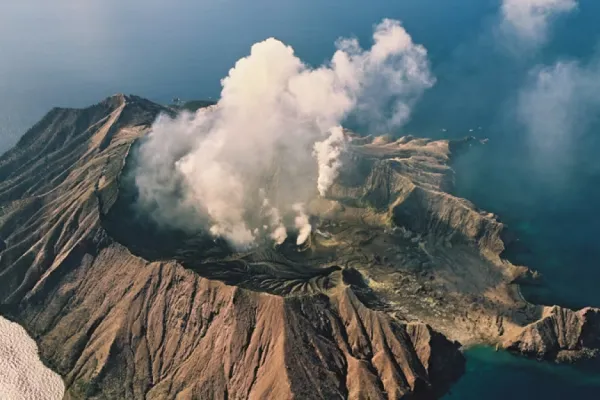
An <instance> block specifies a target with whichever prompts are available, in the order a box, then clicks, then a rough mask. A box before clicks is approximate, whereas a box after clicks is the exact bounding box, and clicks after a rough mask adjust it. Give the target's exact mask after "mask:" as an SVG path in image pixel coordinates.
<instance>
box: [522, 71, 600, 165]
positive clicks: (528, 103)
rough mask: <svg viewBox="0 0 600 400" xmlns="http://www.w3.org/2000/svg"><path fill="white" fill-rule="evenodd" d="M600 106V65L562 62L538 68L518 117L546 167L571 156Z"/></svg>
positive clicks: (523, 95)
mask: <svg viewBox="0 0 600 400" xmlns="http://www.w3.org/2000/svg"><path fill="white" fill-rule="evenodd" d="M599 107H600V65H598V63H597V62H593V63H591V64H587V65H584V64H581V63H579V62H575V61H569V62H566V61H561V62H557V63H556V64H554V65H552V66H544V67H538V68H536V69H535V70H534V71H533V72H532V73H531V80H530V83H529V85H527V86H526V87H525V88H524V89H523V90H522V92H521V95H520V97H519V102H518V117H519V119H520V121H521V123H522V124H523V125H524V127H525V129H526V132H527V135H528V139H529V142H530V144H531V146H532V147H533V149H534V150H535V153H534V154H535V156H536V157H537V158H538V160H541V161H543V162H544V163H545V164H547V165H546V166H548V167H549V166H551V165H552V164H554V165H557V163H558V162H559V161H560V160H561V158H564V159H569V158H570V155H571V150H572V146H573V145H574V144H575V141H576V140H578V138H580V137H581V135H582V134H583V133H585V132H586V130H587V129H588V128H589V125H590V123H591V122H592V120H593V119H594V118H596V116H597V115H598V111H597V110H598V108H599Z"/></svg>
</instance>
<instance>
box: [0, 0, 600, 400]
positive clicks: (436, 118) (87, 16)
mask: <svg viewBox="0 0 600 400" xmlns="http://www.w3.org/2000/svg"><path fill="white" fill-rule="evenodd" d="M500 1H501V0H455V1H446V0H371V1H364V0H363V1H360V0H345V1H342V0H328V1H317V0H304V1H299V0H290V1H275V0H256V1H253V2H243V1H241V0H222V1H219V2H214V1H213V2H209V1H204V0H174V1H170V2H167V1H164V0H130V1H127V2H122V1H117V0H103V1H100V0H90V1H86V2H75V1H70V0H55V1H53V2H52V3H51V4H50V3H48V2H45V1H42V0H29V1H18V2H17V1H3V2H0V151H4V150H6V149H7V148H8V147H10V146H11V145H12V144H14V143H15V142H16V140H17V139H18V137H19V136H20V135H21V134H22V133H23V132H24V131H25V130H26V128H27V127H29V126H30V125H32V124H33V123H34V122H36V121H37V120H38V119H39V118H40V117H41V116H42V115H43V114H44V113H45V112H46V111H47V110H48V109H50V108H51V107H54V106H85V105H88V104H91V103H95V102H97V101H98V100H100V99H102V98H103V97H106V96H108V95H111V94H114V93H117V92H125V93H133V94H137V95H141V96H144V97H147V98H149V99H151V100H154V101H158V102H163V103H167V102H170V101H171V99H172V98H174V97H179V98H182V99H207V98H216V97H218V95H219V88H220V83H219V82H220V79H221V78H222V77H224V76H225V75H226V74H227V72H228V70H229V68H231V67H232V66H233V65H234V63H235V61H236V60H237V59H239V58H240V57H242V56H244V55H246V54H248V51H249V47H250V46H251V45H252V44H253V43H255V42H257V41H260V40H263V39H265V38H267V37H271V36H274V37H277V38H279V39H281V40H283V41H284V42H286V43H288V44H290V45H292V46H293V47H294V49H295V51H296V53H297V54H298V55H299V56H300V58H302V59H303V60H304V61H306V62H308V63H310V64H313V65H319V64H321V63H323V62H324V61H325V60H327V59H328V58H329V57H330V56H331V54H332V53H333V51H334V42H335V40H336V39H337V38H338V37H340V36H355V37H357V38H358V39H359V40H360V41H361V42H362V43H364V44H368V43H369V38H370V35H371V32H372V27H373V25H374V24H376V23H377V22H379V21H380V20H381V19H382V18H394V19H399V20H401V21H402V22H403V25H404V26H405V28H406V29H407V31H408V32H409V33H410V34H411V36H412V37H413V39H414V41H415V42H417V43H421V44H423V45H424V46H425V47H426V48H427V49H428V52H429V58H430V60H431V64H432V71H433V73H434V74H435V76H436V78H437V84H436V86H435V87H434V88H433V89H431V90H430V91H428V92H427V93H426V94H425V95H424V97H423V98H422V100H421V102H420V103H419V104H418V105H417V106H416V108H415V109H414V111H413V116H412V119H411V121H410V123H409V124H408V125H407V126H405V127H403V128H402V129H400V130H398V131H394V132H392V133H393V134H396V135H401V134H407V133H410V134H414V135H418V136H426V137H434V138H458V137H463V136H465V135H477V136H479V137H488V138H489V139H490V141H489V143H488V144H487V145H486V146H483V147H480V148H477V149H474V150H473V151H471V152H469V153H467V154H465V155H463V156H462V157H461V158H460V159H459V160H457V162H456V165H455V169H456V170H457V182H456V183H457V185H456V193H457V194H458V195H460V196H464V197H467V198H469V199H470V200H472V201H474V202H475V203H476V204H477V205H478V206H479V207H481V208H483V209H486V210H489V211H492V212H494V213H497V214H499V215H500V216H501V219H502V220H503V221H505V222H506V223H507V224H508V226H509V228H510V229H511V230H513V231H514V232H515V233H516V235H517V236H518V237H519V239H520V246H519V248H518V249H517V250H515V249H511V250H510V251H508V252H507V254H506V256H507V257H509V258H510V259H511V260H513V261H514V262H517V263H522V264H524V265H528V266H530V267H533V268H536V269H538V270H539V271H540V272H542V273H543V275H544V277H545V282H544V283H545V285H544V286H543V288H524V292H525V294H526V295H527V296H528V297H529V298H530V299H532V300H534V301H538V302H541V303H546V304H555V303H557V304H562V305H568V306H572V307H580V306H583V305H594V306H600V291H599V290H598V282H600V261H599V260H600V243H599V242H598V240H599V239H598V237H600V232H599V231H600V213H598V212H597V211H596V206H597V205H598V204H600V185H599V183H600V163H598V162H597V161H596V160H597V154H598V153H599V152H600V134H599V129H598V128H600V125H599V124H598V119H597V115H595V113H596V112H597V111H598V110H600V102H596V103H594V102H592V103H591V104H592V106H588V107H587V108H583V107H581V109H583V110H584V111H585V115H583V114H581V113H579V114H576V115H574V116H573V117H572V119H573V121H571V120H569V122H572V124H567V125H565V126H566V128H565V129H563V130H562V131H560V133H561V136H560V138H561V140H562V141H561V142H560V143H558V142H557V143H558V144H556V143H555V144H556V145H555V146H554V148H553V151H552V152H549V151H548V148H546V147H543V146H542V147H537V146H536V144H540V140H541V141H542V142H541V143H542V145H543V144H544V143H545V142H548V143H550V144H552V143H554V142H552V140H553V138H554V136H551V132H554V129H553V126H552V125H549V126H544V127H545V128H547V129H548V130H549V132H548V134H547V136H545V132H544V131H543V130H542V131H541V132H538V135H540V136H538V137H537V141H533V142H532V141H531V134H530V133H529V132H528V130H527V126H524V125H523V123H522V122H521V121H520V120H519V118H518V113H519V111H520V108H519V104H520V103H519V98H520V97H519V96H520V94H521V93H522V92H523V90H524V89H526V88H527V87H528V85H530V84H531V80H532V74H534V73H535V71H539V68H540V66H544V65H546V66H551V65H553V64H554V63H556V62H558V61H564V62H577V63H579V67H580V69H583V70H585V71H588V70H589V71H591V72H589V75H590V76H591V77H592V78H591V79H590V82H592V81H594V80H596V81H600V74H597V75H594V73H595V72H594V71H595V70H594V68H593V65H594V60H597V59H598V54H599V53H598V40H599V38H600V2H598V1H597V0H580V1H579V8H578V10H576V11H574V12H572V13H570V14H569V15H566V16H564V17H561V18H559V19H558V20H556V21H554V23H553V24H552V25H551V29H550V30H549V34H548V41H547V44H545V45H544V46H539V47H537V48H535V49H533V50H531V49H530V50H528V51H519V50H515V49H514V48H513V47H511V46H508V45H506V43H503V42H501V41H500V40H499V36H498V26H499V18H500V16H499V5H500ZM567 89H569V87H567ZM571 89H572V88H571ZM583 89H585V85H584V87H583V88H582V87H575V88H574V89H572V92H573V93H572V94H573V95H574V96H575V97H576V96H577V95H578V92H579V91H581V90H583ZM552 95H554V96H558V94H557V93H553V94H552ZM588 96H592V95H588ZM592 97H593V96H592ZM534 106H535V104H534ZM563 106H565V104H563V103H560V102H559V105H558V106H557V107H555V108H550V109H549V110H550V112H549V114H550V115H549V116H554V115H555V114H556V115H563V114H562V113H563V108H564V107H563ZM575 108H576V109H579V108H580V107H575ZM584 117H585V118H584ZM584 119H585V120H586V121H587V123H586V124H582V123H580V122H581V120H584ZM542 122H543V121H542ZM563 122H564V121H563ZM570 127H574V128H573V130H571V129H570ZM553 134H556V132H554V133H553ZM467 357H468V366H467V368H468V373H467V374H466V376H465V377H464V378H463V379H462V380H461V381H460V382H459V384H458V385H457V386H456V388H455V390H453V394H452V395H451V396H448V398H449V399H451V398H457V399H471V398H473V399H475V398H478V399H479V398H486V399H505V398H506V397H507V395H510V397H511V398H512V399H514V400H520V399H530V398H533V397H535V398H538V397H539V398H544V399H568V398H577V399H595V398H600V392H599V390H598V382H597V380H595V379H591V378H590V376H592V377H593V376H594V372H591V373H590V372H580V371H578V370H576V369H571V368H567V367H556V366H552V365H550V364H543V363H538V362H533V361H528V360H523V359H521V358H515V357H512V356H510V355H507V354H505V353H502V352H500V353H496V352H493V351H491V350H489V349H485V348H476V349H470V350H468V351H467ZM598 374H600V372H596V375H598Z"/></svg>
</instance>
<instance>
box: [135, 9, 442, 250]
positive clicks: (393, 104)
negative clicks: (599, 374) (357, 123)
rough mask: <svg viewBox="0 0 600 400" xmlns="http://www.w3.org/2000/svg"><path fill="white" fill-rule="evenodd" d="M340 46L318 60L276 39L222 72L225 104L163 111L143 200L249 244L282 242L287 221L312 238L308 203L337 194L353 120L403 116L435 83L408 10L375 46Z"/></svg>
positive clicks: (187, 224)
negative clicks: (173, 113) (411, 31)
mask: <svg viewBox="0 0 600 400" xmlns="http://www.w3.org/2000/svg"><path fill="white" fill-rule="evenodd" d="M337 48H338V49H337V51H336V52H335V54H334V55H333V57H332V59H331V61H330V62H328V63H327V64H326V65H323V66H321V67H319V68H311V67H310V66H308V65H306V64H304V63H303V62H302V61H301V60H300V59H299V58H298V57H297V56H296V55H295V54H294V50H293V49H292V48H291V47H289V46H286V45H284V44H283V43H281V42H280V41H278V40H276V39H273V38H271V39H267V40H265V41H263V42H260V43H257V44H255V45H253V46H252V48H251V51H250V55H249V56H247V57H245V58H242V59H240V60H239V61H238V62H237V63H236V65H235V67H234V68H232V69H231V70H230V71H229V75H228V76H227V77H226V78H225V79H223V80H222V86H223V89H222V92H221V99H220V101H219V103H218V104H217V105H216V106H215V107H212V108H210V109H208V110H200V111H199V112H198V113H196V114H195V115H191V114H183V115H181V116H179V117H177V118H176V119H170V118H168V117H166V116H161V117H160V118H159V119H158V120H157V121H156V123H155V124H154V126H153V129H152V132H151V134H150V135H149V136H148V137H147V138H146V139H145V141H144V142H143V143H142V145H141V147H140V151H139V157H138V165H137V171H136V184H137V186H138V188H139V193H140V197H139V204H140V205H141V206H142V207H143V208H144V209H145V210H146V211H149V212H150V215H152V216H153V217H154V218H155V219H156V221H158V222H159V223H161V224H166V225H170V226H173V227H177V228H181V229H186V230H190V231H198V230H200V229H201V228H202V227H208V229H209V231H210V232H211V233H212V234H213V235H214V236H215V237H223V238H225V239H227V240H228V241H229V242H230V243H232V244H233V245H234V246H236V247H238V248H245V247H248V246H252V245H253V244H254V243H255V242H256V241H257V240H258V239H264V238H269V239H270V240H273V241H275V242H276V243H282V242H283V241H284V240H285V239H286V238H287V229H286V227H290V228H293V229H295V230H296V231H298V232H299V233H298V243H302V242H304V241H305V240H306V239H307V237H308V235H309V234H310V223H309V222H308V216H306V214H305V212H304V206H303V205H302V204H304V203H306V202H307V201H309V200H310V199H311V198H313V197H314V196H316V195H317V193H319V194H320V195H321V196H325V195H326V194H327V191H328V189H329V188H330V186H331V185H332V183H333V182H334V180H335V179H336V177H337V175H338V173H339V170H340V168H341V165H342V161H341V156H342V154H343V152H344V148H345V146H346V140H347V139H346V136H345V135H344V132H343V129H342V128H341V124H342V122H343V121H344V119H345V118H347V117H348V116H349V115H353V116H355V117H356V118H359V119H362V120H365V121H369V123H370V125H371V126H379V127H386V128H391V127H398V126H401V125H402V124H404V123H405V122H406V121H407V120H408V118H409V116H410V110H411V109H412V107H413V105H414V103H415V101H417V99H418V98H419V97H420V96H421V94H422V93H423V91H424V90H426V89H427V88H429V87H431V86H432V85H433V84H434V78H433V77H432V75H431V72H430V69H429V63H428V59H427V51H426V50H425V48H424V47H422V46H420V45H416V44H415V43H413V41H412V39H411V37H410V36H409V35H408V33H407V32H406V31H405V30H404V28H403V27H402V26H401V25H400V23H399V22H398V21H393V20H384V21H382V22H381V23H380V24H379V25H377V26H376V27H375V32H374V34H373V45H372V47H371V48H370V49H369V50H363V49H362V48H361V47H360V45H359V43H358V41H357V40H356V39H341V40H339V41H338V43H337ZM265 230H267V231H268V232H264V231H265Z"/></svg>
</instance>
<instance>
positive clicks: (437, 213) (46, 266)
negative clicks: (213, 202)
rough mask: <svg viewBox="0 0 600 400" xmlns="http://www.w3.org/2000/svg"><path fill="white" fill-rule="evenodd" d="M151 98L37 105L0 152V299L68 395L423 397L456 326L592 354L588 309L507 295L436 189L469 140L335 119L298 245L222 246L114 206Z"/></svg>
mask: <svg viewBox="0 0 600 400" xmlns="http://www.w3.org/2000/svg"><path fill="white" fill-rule="evenodd" d="M161 112H164V113H172V112H173V111H172V110H171V109H167V108H163V107H161V106H158V105H156V104H153V103H151V102H149V101H146V100H143V99H140V98H137V97H134V96H121V95H119V96H114V97H111V98H109V99H107V100H105V101H104V102H102V103H100V104H98V105H95V106H93V107H90V108H87V109H83V110H67V109H55V110H53V111H51V112H50V113H49V114H48V115H47V116H46V117H45V118H44V119H43V120H42V121H40V123H38V124H37V125H36V126H34V127H33V128H32V129H31V130H30V131H29V132H28V133H27V134H26V135H25V136H24V137H23V139H22V140H21V141H20V142H19V144H18V145H17V146H16V147H15V148H14V149H13V150H11V151H9V152H8V153H6V154H5V155H3V156H2V157H1V158H0V177H1V178H2V179H1V182H0V239H1V240H0V305H1V306H2V312H3V313H7V314H9V315H10V316H11V317H13V318H14V319H16V320H17V321H18V322H19V323H21V324H22V325H23V326H24V327H25V328H26V329H27V330H28V332H29V333H30V334H31V335H32V336H33V337H34V338H35V339H36V340H37V342H38V344H39V347H40V351H41V355H42V357H43V359H44V360H45V361H46V362H47V363H48V364H49V365H50V366H51V367H52V368H53V369H55V370H56V371H57V372H59V373H60V374H61V375H62V376H63V377H64V378H65V383H66V386H67V388H68V391H67V397H68V398H115V399H120V398H156V399H163V398H175V397H177V398H189V399H192V398H222V399H226V398H257V399H258V398H261V399H262V398H276V399H285V398H302V399H304V398H323V399H324V398H327V399H329V398H351V399H361V398H382V399H384V398H389V399H392V398H416V399H428V398H436V397H438V396H439V395H441V394H442V393H443V392H445V391H446V390H447V389H448V388H449V386H450V385H451V383H452V382H453V381H455V380H456V379H457V378H458V377H459V376H460V375H461V374H462V372H463V370H464V358H463V356H462V355H461V353H460V352H459V349H458V348H459V346H460V344H459V343H458V342H456V341H460V342H461V343H463V344H470V343H488V344H502V345H504V346H505V347H507V348H509V349H511V350H515V351H520V352H523V353H525V354H530V355H535V356H541V357H543V358H550V359H559V360H563V359H567V358H569V359H574V358H575V357H578V356H582V355H589V356H590V357H591V356H594V355H595V354H596V353H594V350H595V349H598V348H599V346H600V343H599V341H598V310H591V309H587V310H583V311H581V312H577V313H576V312H572V311H569V310H560V309H556V311H548V310H544V309H543V308H542V307H538V306H534V305H531V304H528V303H526V302H525V301H524V300H523V299H522V298H521V297H520V295H519V293H518V288H517V287H516V286H515V285H514V281H515V278H517V277H518V276H521V275H523V271H524V270H525V271H526V269H525V268H522V267H515V266H512V265H511V264H510V263H508V262H505V261H503V260H501V259H500V257H499V255H500V252H501V251H502V249H503V248H504V245H503V242H502V240H501V238H500V235H501V233H502V230H503V228H504V227H503V225H502V224H501V223H500V222H499V221H498V220H497V219H496V218H495V216H493V215H491V214H489V213H485V212H482V211H480V210H478V209H477V208H476V207H475V206H474V205H473V204H471V203H470V202H468V201H466V200H464V199H460V198H457V197H455V196H452V195H451V194H449V193H448V191H449V190H450V189H451V187H452V181H453V172H452V170H451V168H450V167H449V165H448V163H449V160H450V157H451V155H452V152H455V151H459V150H460V149H461V148H463V147H468V146H469V145H470V144H471V143H472V142H471V141H469V140H465V141H463V142H448V141H430V140H426V139H415V138H411V137H406V138H402V139H400V140H398V141H391V140H389V139H388V140H383V139H381V138H380V139H373V138H361V139H359V138H355V140H354V141H353V142H352V145H351V146H350V147H351V148H350V151H349V153H348V159H347V160H346V164H345V166H346V167H345V168H344V174H342V176H341V177H340V179H339V180H338V182H337V183H336V184H335V185H334V186H333V188H332V190H331V193H329V195H328V196H327V198H326V199H323V198H317V199H315V200H314V201H313V202H312V203H311V204H309V207H308V208H309V210H310V212H311V214H312V216H313V217H314V218H315V219H316V222H315V223H314V227H313V228H314V232H313V234H312V236H311V238H310V240H309V242H308V243H309V244H308V245H307V246H306V248H304V249H301V250H302V251H299V250H300V249H298V248H296V247H295V246H294V245H293V244H290V243H288V244H284V245H283V246H280V247H278V248H277V249H273V248H258V249H255V250H253V251H250V252H248V253H244V254H233V253H231V252H230V251H229V250H228V249H227V248H226V246H222V245H220V244H219V243H216V242H215V241H214V240H212V238H210V237H208V238H207V236H206V235H203V234H201V233H199V234H198V235H197V236H193V237H189V236H185V235H181V234H180V233H176V232H166V233H165V232H160V231H154V230H152V229H149V228H148V227H147V226H146V225H144V222H143V221H145V220H148V218H136V215H134V212H133V210H132V209H131V201H132V198H134V197H135V194H132V193H131V187H129V186H128V185H129V184H128V182H127V180H126V179H125V175H124V171H126V170H127V165H128V164H127V163H128V161H130V160H131V157H130V153H132V149H133V146H134V144H135V142H136V140H137V139H139V138H141V137H142V136H143V135H145V134H146V133H147V132H148V131H149V129H150V127H151V124H152V122H153V121H154V119H155V118H156V116H157V115H158V114H159V113H161ZM140 221H141V222H140Z"/></svg>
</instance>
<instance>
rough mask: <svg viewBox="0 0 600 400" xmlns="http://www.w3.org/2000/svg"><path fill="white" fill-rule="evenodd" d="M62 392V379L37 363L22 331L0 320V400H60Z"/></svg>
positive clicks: (30, 342) (33, 346) (31, 344)
mask: <svg viewBox="0 0 600 400" xmlns="http://www.w3.org/2000/svg"><path fill="white" fill-rule="evenodd" d="M64 392H65V385H64V383H63V381H62V378H61V377H60V376H59V375H58V374H56V373H54V372H52V371H51V370H50V369H48V368H47V367H46V366H45V365H44V364H43V363H42V362H41V361H40V358H39V356H38V349H37V345H36V344H35V341H34V340H33V339H31V338H30V337H29V335H28V334H27V332H25V329H23V328H22V327H20V326H19V325H18V324H16V323H14V322H11V321H9V320H7V319H5V318H2V317H0V399H6V400H60V399H62V398H63V394H64Z"/></svg>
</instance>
